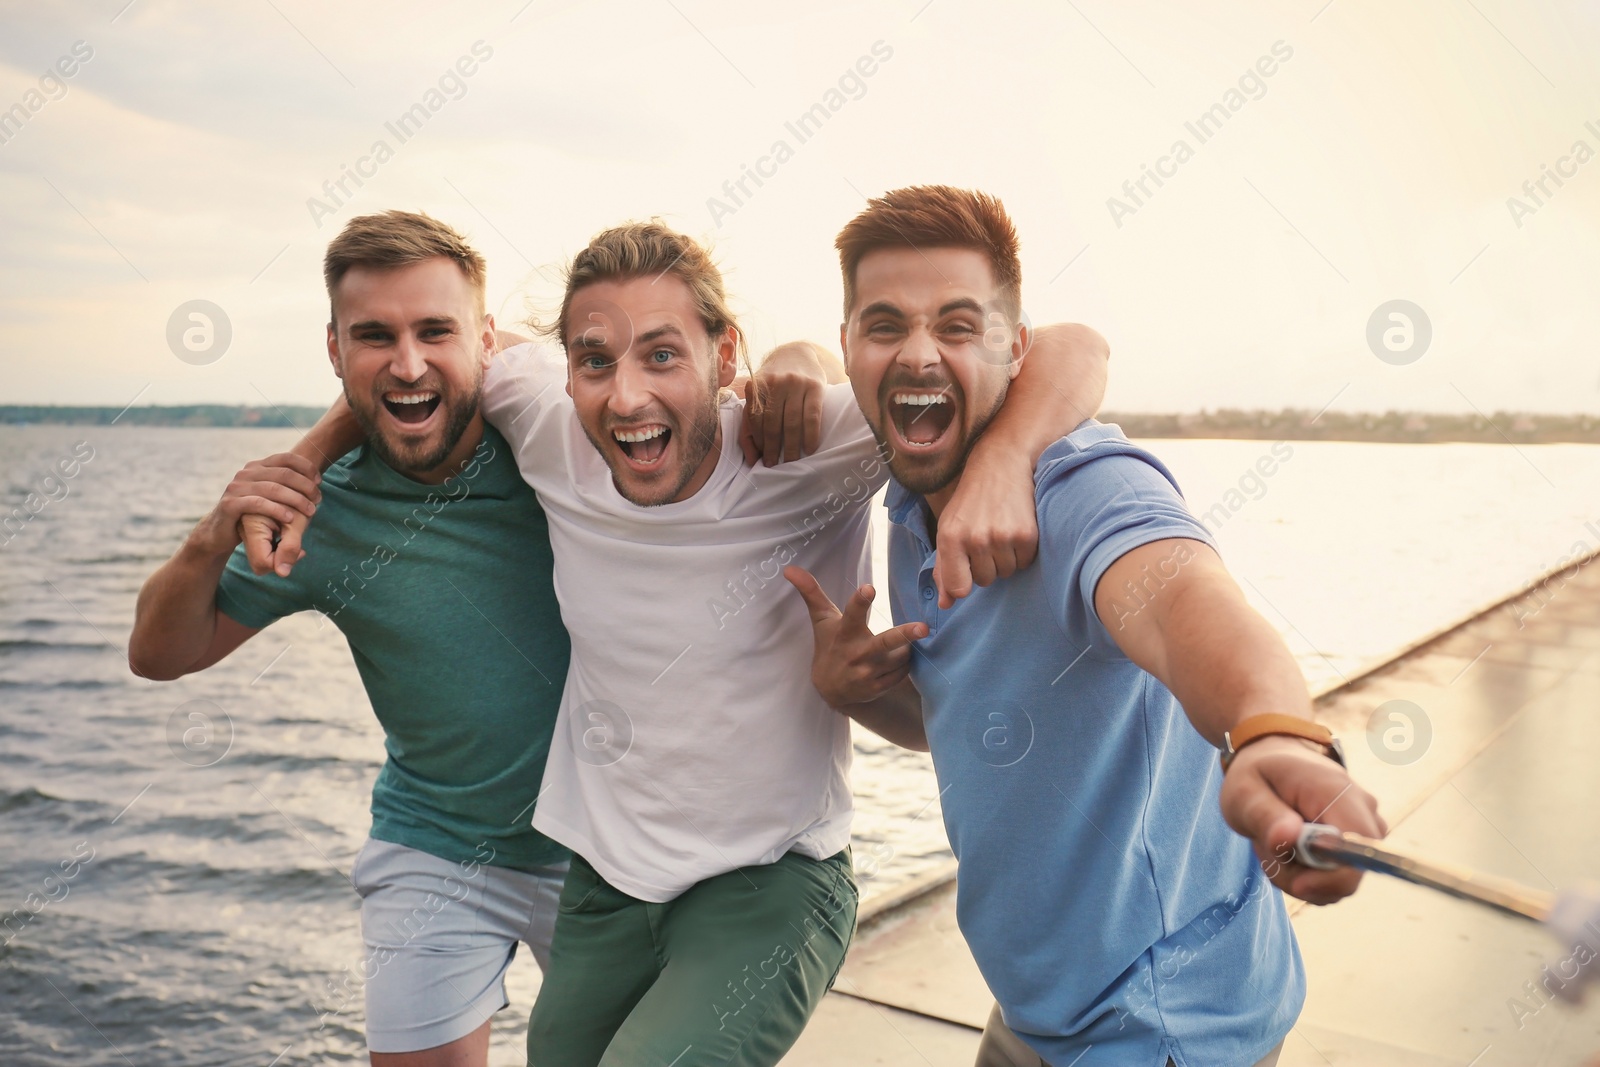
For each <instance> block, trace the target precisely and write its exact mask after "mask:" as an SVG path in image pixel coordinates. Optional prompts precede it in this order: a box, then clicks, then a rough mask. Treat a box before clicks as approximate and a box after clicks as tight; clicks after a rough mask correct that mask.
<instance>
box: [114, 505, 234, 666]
mask: <svg viewBox="0 0 1600 1067" xmlns="http://www.w3.org/2000/svg"><path fill="white" fill-rule="evenodd" d="M210 521H211V520H210V519H207V520H206V521H205V522H202V523H201V525H200V526H198V527H196V528H195V531H194V532H193V533H191V534H190V535H189V537H188V539H187V540H185V541H184V543H183V546H182V547H181V548H179V549H178V551H177V552H176V553H175V554H174V555H173V557H172V558H171V559H170V560H168V561H167V562H166V563H164V564H162V565H161V567H160V568H159V569H158V570H157V571H156V572H155V573H154V574H152V575H151V576H150V578H149V579H148V580H147V581H146V582H145V583H144V588H142V589H140V590H139V599H138V602H137V604H136V605H135V607H134V622H133V633H132V635H131V636H130V637H129V638H128V665H129V667H131V668H132V669H133V672H134V673H135V674H137V675H140V676H141V677H144V678H151V679H155V680H157V681H170V680H171V679H173V678H178V677H180V676H182V675H184V674H187V673H189V671H190V670H191V669H193V667H194V665H195V664H196V663H198V662H200V660H201V658H202V657H203V656H205V654H206V652H207V650H208V649H210V647H211V642H212V638H213V637H214V636H215V634H216V630H217V603H216V596H217V583H218V582H219V581H220V580H221V578H222V572H223V570H224V568H226V567H227V565H228V557H229V556H230V555H231V554H232V548H231V546H230V547H229V548H227V549H225V550H221V549H219V547H218V543H217V542H216V541H215V540H214V539H212V538H209V537H207V536H206V535H205V533H204V530H205V527H206V525H207V523H209V522H210Z"/></svg>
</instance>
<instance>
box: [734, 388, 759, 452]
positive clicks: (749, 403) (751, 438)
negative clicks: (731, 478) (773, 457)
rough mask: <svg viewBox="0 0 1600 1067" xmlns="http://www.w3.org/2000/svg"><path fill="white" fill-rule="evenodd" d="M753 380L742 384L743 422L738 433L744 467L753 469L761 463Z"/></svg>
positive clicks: (756, 404)
mask: <svg viewBox="0 0 1600 1067" xmlns="http://www.w3.org/2000/svg"><path fill="white" fill-rule="evenodd" d="M756 398H757V393H756V383H755V379H753V378H752V379H751V380H749V381H747V382H745V383H744V420H743V429H741V430H740V431H739V448H740V449H741V450H742V451H743V452H744V462H745V465H746V466H749V467H754V466H755V465H756V464H757V463H759V462H760V461H761V424H760V419H759V411H760V405H759V404H758V403H757V400H756Z"/></svg>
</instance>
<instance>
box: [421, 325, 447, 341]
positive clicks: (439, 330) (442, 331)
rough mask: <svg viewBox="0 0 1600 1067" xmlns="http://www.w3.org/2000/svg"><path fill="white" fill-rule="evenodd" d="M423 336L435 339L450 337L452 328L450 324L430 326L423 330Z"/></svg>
mask: <svg viewBox="0 0 1600 1067" xmlns="http://www.w3.org/2000/svg"><path fill="white" fill-rule="evenodd" d="M422 336H423V337H426V338H434V339H437V338H440V337H448V336H450V328H449V327H448V326H429V327H428V328H426V329H425V330H423V331H422Z"/></svg>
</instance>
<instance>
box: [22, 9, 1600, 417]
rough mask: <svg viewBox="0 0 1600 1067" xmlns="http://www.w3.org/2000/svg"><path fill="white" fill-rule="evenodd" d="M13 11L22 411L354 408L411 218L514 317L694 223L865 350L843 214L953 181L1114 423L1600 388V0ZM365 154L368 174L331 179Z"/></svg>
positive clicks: (1515, 399) (1560, 395)
mask: <svg viewBox="0 0 1600 1067" xmlns="http://www.w3.org/2000/svg"><path fill="white" fill-rule="evenodd" d="M0 12H3V14H0V140H3V141H4V143H0V226H3V232H4V241H3V244H0V370H3V372H4V373H3V375H0V381H3V382H4V387H3V389H0V402H10V403H79V404H108V405H114V406H121V405H123V404H126V403H127V402H129V401H130V400H132V399H134V398H135V397H137V398H138V402H139V403H141V404H173V403H191V402H203V401H215V402H226V403H248V404H264V403H267V402H271V403H279V404H288V403H320V402H323V401H326V400H327V399H329V398H330V397H331V396H332V395H333V392H334V391H335V389H336V384H335V380H334V378H333V377H332V374H331V372H330V370H329V368H328V366H327V362H326V358H325V355H324V353H323V342H322V336H323V325H324V323H325V321H326V315H327V311H326V301H325V297H324V294H323V289H322V281H321V274H320V260H321V255H322V252H323V249H324V246H325V245H326V243H327V241H328V240H329V239H330V238H331V237H332V236H333V235H334V233H336V232H337V229H338V227H339V226H340V225H341V224H342V223H343V222H344V221H345V220H347V219H348V218H350V217H351V216H352V215H355V214H361V213H365V212H370V211H376V210H380V209H383V208H389V207H398V208H406V209H412V210H424V211H427V212H428V213H430V214H433V215H435V216H437V217H439V218H442V219H444V220H446V221H448V222H450V223H452V224H454V225H456V226H457V227H458V228H460V229H462V230H463V231H464V232H466V233H467V234H468V235H469V237H471V238H472V239H473V240H474V242H475V243H476V244H477V245H478V247H479V248H480V249H481V250H482V251H483V252H484V253H485V255H487V257H488V259H489V264H490V292H489V301H490V307H491V309H492V310H494V311H495V312H496V313H497V315H498V316H499V318H500V320H501V323H502V325H508V324H511V323H513V322H514V321H515V320H517V319H520V318H523V317H524V316H525V315H526V314H527V313H528V311H529V310H530V308H539V309H548V308H549V307H551V306H552V305H553V304H554V302H555V300H556V299H557V297H558V293H557V290H556V289H555V287H554V279H555V278H556V272H557V271H558V269H559V267H560V265H561V264H562V263H563V262H564V260H565V258H566V257H568V256H570V255H571V254H572V253H573V252H574V251H576V250H577V249H579V248H581V247H582V246H583V245H584V243H585V242H586V241H587V239H588V238H589V237H590V236H591V235H592V234H593V233H595V232H596V231H598V230H600V229H603V228H605V227H607V226H609V225H612V224H615V223H617V222H619V221H621V220H623V219H627V218H642V217H648V216H651V215H659V216H662V217H663V218H665V219H666V220H667V221H668V222H670V223H671V224H673V225H675V226H677V227H678V228H680V229H683V230H685V231H686V232H688V233H691V234H693V235H695V236H697V237H701V238H704V239H707V240H709V241H710V242H712V243H713V245H714V248H715V250H716V253H717V255H718V258H719V260H720V262H721V263H722V264H723V266H724V269H725V270H726V271H727V274H728V281H729V285H730V288H731V290H732V292H733V294H734V296H735V298H736V306H737V308H738V309H739V310H740V311H741V314H742V317H743V322H744V325H745V327H746V329H747V330H748V332H749V333H750V335H751V339H752V344H753V347H754V348H755V349H756V350H757V351H758V352H759V351H764V350H765V349H766V348H767V347H770V346H771V345H772V344H774V343H776V342H778V341H781V340H787V339H791V338H795V337H809V338H812V339H814V340H817V341H821V342H824V343H828V344H830V345H834V344H836V341H837V331H838V321H839V314H840V312H839V299H840V296H839V294H840V286H839V276H838V266H837V260H836V258H835V255H834V252H833V248H832V241H833V236H834V234H835V233H836V232H837V231H838V229H839V227H840V226H841V225H842V224H843V223H844V222H845V221H847V220H848V219H849V218H850V217H851V215H853V214H854V213H855V212H856V211H858V210H859V209H860V208H861V207H862V206H863V205H864V202H865V198H866V197H868V196H872V195H876V194H878V193H881V192H883V191H885V190H887V189H892V188H895V187H898V186H901V185H907V184H913V183H924V182H946V183H951V184H957V185H964V186H972V187H979V188H982V189H985V190H987V191H989V192H992V193H994V194H996V195H998V196H1000V197H1001V198H1002V199H1003V200H1004V201H1005V202H1006V204H1007V206H1008V207H1009V209H1010V210H1011V212H1012V214H1013V216H1014V217H1015V218H1016V220H1017V223H1018V227H1019V230H1020V232H1021V235H1022V255H1023V276H1024V283H1023V284H1024V293H1023V296H1024V306H1025V308H1026V310H1027V312H1028V314H1029V316H1030V317H1031V319H1032V320H1033V321H1035V322H1048V321H1054V320H1076V321H1082V322H1087V323H1089V324H1091V325H1093V326H1095V327H1097V328H1098V329H1099V330H1100V331H1101V332H1103V333H1104V334H1105V335H1106V336H1107V337H1108V338H1109V339H1110V341H1111V345H1112V349H1113V362H1112V384H1111V390H1110V395H1109V397H1108V406H1110V407H1114V408H1119V409H1122V410H1149V411H1192V410H1198V409H1200V408H1217V407H1226V406H1239V407H1280V406H1297V407H1303V408H1311V409H1314V410H1315V409H1320V408H1322V407H1324V406H1325V405H1327V404H1329V403H1330V402H1331V403H1332V404H1333V406H1334V408H1335V409H1343V410H1374V411H1381V410H1386V409H1389V408H1418V409H1428V410H1442V411H1470V410H1472V408H1473V407H1477V408H1480V409H1482V410H1485V411H1492V410H1495V409H1500V408H1507V409H1530V410H1542V411H1560V412H1568V411H1577V412H1600V299H1597V289H1600V286H1597V282H1600V241H1597V239H1596V238H1597V236H1600V159H1591V158H1590V155H1591V154H1594V153H1600V64H1597V63H1596V62H1595V61H1594V57H1595V56H1596V55H1600V6H1597V5H1596V4H1595V3H1594V2H1592V0H1586V2H1583V3H1578V2H1575V0H1566V2H1555V0H1539V2H1516V0H1419V2H1412V0H1406V2H1403V3H1396V2H1394V0H1333V2H1332V3H1326V0H1295V2H1284V0H1273V2H1267V0H1262V2H1237V0H1234V2H1226V3H1205V4H1201V3H1197V2H1189V3H1179V2H1175V0H1173V2H1166V3H1160V2H1152V0H1142V2H1133V3H1129V2H1122V3H1113V2H1111V0H1072V2H1051V3H1034V4H1021V3H995V2H988V3H978V2H966V0H931V2H926V0H893V2H889V0H884V2H861V0H851V2H827V0H812V2H807V3H803V4H800V3H785V4H781V5H779V4H759V3H756V4H753V3H749V2H740V3H732V2H722V0H628V2H610V3H606V2H600V3H577V2H570V0H568V2H552V0H532V2H531V3H526V6H524V0H493V2H489V0H484V2H469V3H452V4H449V5H441V4H437V3H427V4H421V3H382V4H380V3H375V2H374V3H359V4H358V3H338V4H330V3H327V2H325V0H324V2H311V0H245V2H243V3H240V4H230V5H194V4H179V3H170V2H163V0H132V3H128V0H96V2H94V3H81V4H53V5H39V4H23V3H5V4H3V5H0ZM80 42H81V44H80ZM475 47H476V54H475V51H474V49H475ZM75 48H76V49H77V58H74V49H75ZM85 54H88V56H89V58H87V59H83V58H82V57H83V56H84V55H85ZM463 57H466V58H467V60H468V61H466V62H462V64H461V66H462V68H463V69H470V70H472V74H471V75H470V76H465V77H464V76H460V75H459V74H457V73H451V72H453V71H455V70H456V65H457V64H458V61H462V59H463ZM58 61H60V62H61V67H60V68H59V69H62V70H67V69H70V70H72V71H73V73H72V76H71V77H70V78H59V79H58V78H55V77H51V78H45V77H44V75H45V73H46V72H47V71H50V70H55V69H58V68H57V67H56V64H57V63H58ZM1258 63H1259V64H1260V65H1261V66H1260V68H1259V69H1260V70H1271V72H1272V73H1271V74H1270V76H1262V75H1260V74H1259V73H1251V72H1253V71H1256V70H1257V64H1258ZM858 64H860V67H859V68H858ZM862 69H865V70H870V71H871V73H870V75H862V74H861V73H859V70H862ZM1242 77H1243V78H1244V81H1243V84H1242V85H1241V78H1242ZM441 78H443V84H442V85H441ZM41 79H43V80H41ZM1241 89H1242V91H1236V92H1234V93H1232V94H1230V90H1241ZM430 90H434V92H433V94H432V95H431V96H430ZM419 103H421V104H422V105H423V108H424V110H425V111H427V112H428V117H427V121H426V123H425V124H424V125H422V126H421V128H420V129H417V130H413V131H412V133H411V135H410V136H408V137H407V138H406V139H405V140H404V141H402V140H401V138H400V136H397V134H396V132H395V131H394V130H391V129H390V128H389V127H388V126H387V125H386V124H393V123H395V122H396V121H397V120H398V119H399V117H400V116H401V115H402V114H405V113H406V112H407V110H408V109H410V108H412V106H413V105H414V104H419ZM1230 103H1231V104H1232V105H1233V107H1232V109H1230V108H1229V104H1230ZM817 104H821V105H822V107H823V109H824V110H825V111H827V115H828V117H827V120H826V122H825V123H822V124H821V128H820V129H814V130H813V131H812V132H811V133H810V135H809V136H808V137H807V138H806V139H805V140H804V141H803V142H802V141H801V139H800V138H799V137H798V136H797V135H796V133H795V132H794V131H793V130H791V129H790V128H789V126H788V125H786V124H792V123H795V122H796V120H797V119H798V117H799V116H800V115H802V114H804V113H805V112H806V111H807V110H808V109H810V108H812V107H813V105H817ZM1219 104H1220V105H1222V112H1219V113H1224V112H1225V113H1226V115H1227V117H1226V119H1225V120H1217V121H1220V124H1221V128H1220V129H1213V130H1212V132H1211V133H1210V135H1209V136H1207V137H1206V139H1205V140H1204V141H1202V140H1201V139H1200V137H1199V136H1197V135H1196V132H1195V131H1193V130H1191V129H1190V128H1189V127H1188V126H1187V125H1186V123H1189V124H1195V123H1197V122H1198V119H1199V117H1200V116H1201V115H1202V114H1203V113H1205V112H1206V111H1207V110H1208V109H1209V108H1212V107H1213V105H1219ZM14 105H15V106H14ZM430 105H431V108H432V110H429V108H430ZM830 105H831V107H830ZM19 108H20V110H19ZM6 109H9V110H6ZM1588 123H1592V124H1593V125H1592V126H1590V125H1586V124H1588ZM1180 140H1181V141H1183V142H1185V145H1186V147H1187V152H1184V151H1178V152H1177V156H1182V157H1183V158H1182V161H1181V162H1178V161H1177V156H1174V155H1173V153H1174V151H1175V148H1176V145H1175V143H1176V142H1178V141H1180ZM379 141H382V142H384V143H385V145H386V148H387V150H388V151H387V152H385V153H380V154H381V155H383V159H382V161H381V162H377V161H376V160H375V159H374V158H371V153H372V152H373V150H374V148H375V146H376V143H377V142H379ZM779 141H782V142H784V143H785V145H786V147H787V150H788V151H787V153H780V154H783V155H784V160H783V162H782V163H781V164H776V165H775V163H774V161H772V160H770V159H769V160H767V161H763V157H768V156H770V155H771V154H772V153H773V151H774V148H775V143H776V142H779ZM1580 141H1581V142H1583V148H1582V149H1581V150H1580V149H1579V148H1578V146H1577V144H1576V143H1577V142H1580ZM364 157H365V162H363V159H364ZM1163 157H1168V158H1166V159H1163ZM758 163H760V164H761V166H762V167H763V169H764V170H765V171H766V172H767V174H768V176H767V177H764V178H763V179H762V184H761V185H760V186H759V187H757V186H756V185H755V184H754V183H753V182H751V181H749V180H748V179H746V192H748V193H749V194H750V195H748V196H744V195H743V194H741V196H740V202H739V203H738V204H737V205H735V204H734V202H733V201H732V200H731V199H729V198H728V197H727V195H726V194H725V193H724V188H723V187H724V183H725V182H728V181H737V180H738V179H739V177H740V176H741V173H742V170H743V168H744V167H745V166H750V167H755V166H756V165H757V164H758ZM1146 166H1149V167H1150V168H1152V169H1157V168H1160V169H1164V170H1165V171H1166V173H1167V176H1166V177H1164V178H1163V179H1162V184H1161V185H1160V186H1159V187H1158V186H1156V185H1155V184H1154V182H1153V181H1152V180H1151V179H1149V178H1146V179H1145V191H1144V192H1141V193H1139V200H1138V201H1135V200H1133V199H1132V198H1131V197H1129V196H1128V195H1127V194H1126V193H1124V190H1123V183H1124V182H1128V181H1132V182H1137V181H1138V179H1139V178H1140V177H1141V174H1142V172H1143V170H1144V168H1145V167H1146ZM346 167H349V168H351V169H355V168H358V167H359V168H361V169H363V170H365V172H366V174H367V175H368V176H366V177H363V179H362V181H363V184H362V185H360V186H359V187H358V186H356V185H355V184H354V182H352V181H351V180H350V179H348V178H346V179H345V192H346V193H348V196H347V195H345V193H339V194H338V202H337V203H336V202H335V201H334V200H333V199H332V198H330V197H329V196H327V194H325V193H324V183H325V182H328V181H337V180H338V179H339V178H340V177H341V174H342V172H343V168H346ZM1543 167H1548V168H1550V170H1552V171H1557V172H1561V173H1562V174H1563V176H1562V178H1561V182H1562V184H1560V185H1559V186H1558V185H1557V184H1556V183H1555V182H1554V181H1553V180H1551V179H1549V178H1545V188H1544V190H1543V191H1542V192H1541V191H1540V190H1539V189H1538V188H1537V187H1536V186H1535V187H1534V192H1535V193H1537V195H1538V200H1537V201H1535V200H1534V199H1532V198H1531V197H1529V195H1528V194H1527V193H1525V192H1524V189H1523V183H1524V182H1529V181H1534V182H1536V181H1538V180H1539V179H1540V177H1541V175H1542V169H1541V168H1543ZM1136 191H1137V188H1136ZM313 197H317V198H320V199H321V201H322V203H323V205H324V207H323V209H320V210H317V211H314V210H313V205H311V204H310V203H308V201H310V200H311V198H313ZM713 197H715V198H719V199H721V201H722V203H723V204H724V205H726V206H728V207H731V208H732V209H733V210H731V212H730V211H724V210H719V209H717V208H716V207H715V205H714V204H712V203H710V201H711V198H713ZM1112 197H1117V198H1119V199H1120V200H1121V201H1122V203H1123V205H1125V209H1123V210H1116V211H1114V210H1113V207H1114V205H1109V204H1108V200H1109V199H1110V198H1112ZM1511 197H1518V198H1520V199H1521V201H1522V203H1523V204H1524V205H1525V208H1526V210H1523V211H1518V212H1513V210H1512V206H1511V205H1508V198H1511ZM196 299H200V300H208V301H210V302H212V303H214V304H215V305H217V306H219V307H220V308H222V309H223V311H224V312H225V314H226V315H227V317H228V320H229V322H230V324H231V329H232V339H231V342H230V344H229V347H228V348H227V350H226V351H225V352H224V353H223V354H222V355H221V357H220V358H217V359H215V360H214V361H212V362H209V363H204V364H202V365H192V364H191V363H188V362H184V361H182V360H180V359H179V358H177V356H175V355H174V353H173V351H172V349H171V348H170V347H169V344H168V340H167V328H168V320H169V318H171V316H172V315H173V312H174V311H175V310H176V309H177V308H179V306H180V305H182V304H184V303H185V302H187V301H190V300H196ZM1396 299H1403V300H1409V301H1411V302H1413V303H1414V304H1416V305H1418V306H1420V307H1421V308H1422V309H1423V311H1424V312H1425V314H1426V315H1427V316H1428V318H1429V320H1430V322H1431V328H1432V340H1431V343H1430V345H1429V347H1428V348H1427V350H1426V351H1425V352H1423V354H1422V355H1421V357H1420V358H1417V359H1415V360H1414V361H1412V362H1409V363H1405V364H1404V365H1394V364H1391V363H1388V362H1384V361H1382V360H1380V359H1379V358H1378V357H1377V356H1376V355H1375V354H1374V352H1373V351H1372V350H1371V349H1370V348H1369V345H1368V341H1367V328H1368V321H1369V319H1370V318H1371V317H1372V315H1373V313H1374V311H1375V310H1376V309H1377V308H1378V307H1379V306H1380V305H1382V304H1384V303H1386V302H1388V301H1391V300H1396Z"/></svg>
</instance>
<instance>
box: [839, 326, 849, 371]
mask: <svg viewBox="0 0 1600 1067" xmlns="http://www.w3.org/2000/svg"><path fill="white" fill-rule="evenodd" d="M849 334H850V324H849V323H848V322H841V323H840V324H839V351H840V353H841V354H843V356H844V372H845V373H846V374H849V373H850V343H849Z"/></svg>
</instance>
